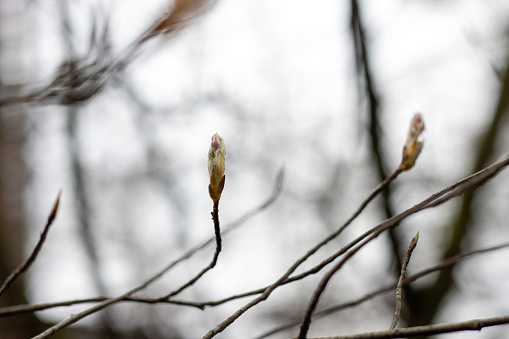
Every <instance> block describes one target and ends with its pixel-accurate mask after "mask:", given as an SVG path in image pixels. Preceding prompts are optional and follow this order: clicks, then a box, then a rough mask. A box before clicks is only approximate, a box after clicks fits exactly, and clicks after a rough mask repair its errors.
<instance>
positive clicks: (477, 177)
mask: <svg viewBox="0 0 509 339" xmlns="http://www.w3.org/2000/svg"><path fill="white" fill-rule="evenodd" d="M507 165H509V157H507V158H505V159H504V160H502V161H500V162H498V163H496V164H493V165H491V166H488V167H486V168H485V169H483V170H481V171H479V172H476V173H474V174H472V175H470V176H468V177H466V178H465V179H463V180H460V181H458V182H456V183H455V184H453V185H451V186H449V187H447V188H445V189H443V190H441V191H440V192H437V193H435V194H432V195H431V196H429V197H428V198H426V199H424V200H422V201H421V202H420V203H418V204H416V205H414V206H413V207H411V208H409V209H407V210H406V211H404V212H402V213H400V214H397V215H395V216H394V217H392V218H390V219H387V220H385V221H384V222H382V223H381V224H379V225H378V226H375V227H373V228H372V229H370V230H368V231H366V232H365V233H364V234H362V235H360V236H359V237H357V238H356V239H355V240H353V241H351V242H350V243H349V244H347V245H346V246H344V247H343V248H342V249H340V250H339V251H338V252H336V253H335V254H334V256H336V257H339V256H341V255H343V254H345V253H346V255H345V256H344V258H343V259H342V260H341V261H340V262H338V263H337V264H336V265H335V266H334V267H333V268H332V269H330V270H329V271H328V272H327V273H326V274H325V276H324V277H323V278H322V280H321V281H320V283H319V284H318V286H317V288H316V289H315V292H314V293H313V296H312V297H311V300H310V301H309V304H308V307H307V308H306V312H305V314H304V319H303V321H302V324H301V330H300V333H299V339H302V338H305V337H306V335H307V332H308V330H309V325H310V323H311V318H312V316H313V312H314V310H315V308H316V306H317V305H318V300H319V299H320V296H321V295H322V293H323V292H324V290H325V287H326V286H327V284H328V282H329V280H330V279H331V278H332V276H333V275H334V274H335V273H336V272H337V271H338V270H339V269H340V268H341V267H342V266H343V265H344V264H345V262H346V261H348V260H349V259H350V258H351V257H352V256H353V255H354V254H355V253H356V252H357V251H359V250H360V249H361V248H362V247H364V246H365V245H366V244H368V243H369V242H370V241H372V240H373V239H375V238H377V237H378V236H379V235H380V234H381V233H383V232H384V231H386V230H389V229H391V228H394V227H396V226H398V224H399V222H401V221H402V220H403V219H405V218H407V217H408V216H410V215H412V214H414V213H417V212H419V211H421V210H423V209H425V208H426V206H427V205H429V204H431V203H433V202H434V201H435V200H437V199H440V198H441V197H443V196H444V195H446V194H448V193H449V192H452V191H454V190H455V189H457V188H458V187H460V186H462V185H465V184H466V183H467V182H470V183H471V185H472V186H474V185H478V184H479V183H480V182H483V181H486V180H488V179H490V178H492V177H494V176H495V175H496V173H498V172H499V171H501V170H502V169H503V168H505V167H506V166H507ZM356 245H357V246H356ZM354 246H355V247H354ZM348 251H349V252H348Z"/></svg>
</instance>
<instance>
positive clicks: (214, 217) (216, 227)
mask: <svg viewBox="0 0 509 339" xmlns="http://www.w3.org/2000/svg"><path fill="white" fill-rule="evenodd" d="M212 220H213V221H214V232H215V235H216V250H215V252H214V256H213V257H212V261H211V262H210V264H209V265H208V266H207V267H205V268H204V269H202V270H201V271H200V273H198V274H197V275H196V276H194V278H192V279H191V280H189V281H188V282H186V283H185V284H184V285H182V286H181V287H179V288H178V289H176V290H175V291H173V292H170V293H168V294H167V295H165V296H164V297H161V298H159V299H160V300H167V299H169V298H171V297H173V296H175V295H177V294H179V293H180V292H182V291H183V290H185V289H187V288H188V287H190V286H192V285H193V284H194V283H195V282H197V281H198V279H200V278H201V277H202V276H203V275H204V274H205V273H207V272H208V271H210V270H211V269H213V268H214V267H215V266H216V264H217V258H218V257H219V252H221V230H220V228H219V201H214V208H213V210H212Z"/></svg>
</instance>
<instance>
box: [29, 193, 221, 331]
mask: <svg viewBox="0 0 509 339" xmlns="http://www.w3.org/2000/svg"><path fill="white" fill-rule="evenodd" d="M212 219H213V221H214V232H215V237H216V250H215V252H214V257H213V259H212V261H211V263H210V264H209V265H208V266H207V267H206V268H204V269H203V270H202V271H201V272H200V273H199V274H198V275H196V276H195V277H194V278H193V279H191V280H189V281H188V282H187V283H186V284H184V285H183V286H181V287H180V288H179V289H177V290H175V291H173V292H172V293H170V294H169V295H168V296H167V297H165V298H164V299H167V298H169V297H170V296H174V295H176V294H178V293H180V292H181V291H183V290H184V289H186V288H188V287H189V286H191V285H193V284H194V283H195V282H196V281H197V280H198V279H199V278H200V277H202V276H203V275H204V274H205V273H206V272H207V271H209V270H210V269H212V268H213V267H214V266H215V265H216V262H217V258H218V256H219V252H221V231H220V228H219V202H214V207H213V210H212ZM149 280H151V279H149ZM147 285H148V281H147V282H145V283H144V284H142V285H140V286H138V287H136V288H134V289H132V290H131V291H129V292H126V293H124V294H123V295H121V296H119V297H116V298H111V299H106V300H104V301H103V302H101V303H99V304H97V305H95V306H92V307H90V308H88V309H86V310H84V311H82V312H80V313H76V314H71V316H69V317H68V318H67V319H65V320H63V321H61V322H59V323H58V324H56V325H54V326H52V327H50V328H48V329H47V330H46V331H44V332H43V333H41V334H39V335H37V336H35V337H34V339H44V338H49V337H50V336H52V335H53V334H55V333H56V332H58V331H60V330H62V329H63V328H65V327H67V326H69V325H72V324H74V323H75V322H77V321H79V320H81V319H83V318H85V317H87V316H88V315H90V314H93V313H95V312H97V311H99V310H102V309H103V308H105V307H107V306H109V305H111V304H114V303H117V302H119V301H123V300H125V299H126V298H128V297H130V296H132V295H133V294H134V293H136V292H138V291H139V290H141V289H143V288H145V287H146V286H147Z"/></svg>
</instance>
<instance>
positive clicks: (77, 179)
mask: <svg viewBox="0 0 509 339" xmlns="http://www.w3.org/2000/svg"><path fill="white" fill-rule="evenodd" d="M59 7H60V19H61V30H62V40H63V42H64V45H65V52H66V54H67V58H68V59H69V60H75V50H74V46H73V44H72V39H73V35H74V34H73V30H72V26H71V15H70V11H69V4H68V2H67V1H66V0H60V1H59ZM92 31H93V32H95V31H96V29H95V25H94V29H92ZM94 37H95V33H93V34H92V35H91V41H92V42H91V45H92V46H93V41H94V40H93V38H94ZM103 37H104V41H103V42H104V45H105V46H107V30H106V29H105V32H104V34H103ZM105 50H106V49H104V51H105ZM74 67H76V65H75V64H74V63H70V64H69V74H71V77H70V78H69V83H68V84H67V86H68V87H67V88H68V89H69V92H72V91H73V90H74V89H75V88H76V86H79V82H78V81H77V80H78V79H77V78H76V77H77V76H78V75H79V73H76V72H75V69H74ZM65 110H66V113H67V114H66V116H65V117H66V119H67V129H66V132H67V137H68V138H69V143H68V147H69V154H70V165H71V166H70V167H71V176H72V183H73V192H74V194H75V196H76V214H77V218H78V224H79V235H80V240H81V242H82V244H83V246H84V249H85V253H86V256H87V259H88V263H89V264H90V266H89V268H90V273H91V276H92V281H93V283H94V285H95V287H96V288H97V290H98V292H99V295H107V294H108V291H107V288H106V283H105V282H104V278H103V276H102V275H101V270H100V262H99V258H98V254H97V249H96V245H95V244H96V243H95V241H94V237H93V234H92V226H91V222H90V218H91V217H90V214H91V210H90V203H89V200H88V197H87V194H86V190H85V187H86V180H85V173H84V170H83V166H82V165H81V150H80V143H79V142H80V138H79V135H78V128H79V116H80V114H79V113H80V110H79V108H78V107H77V105H69V106H67V107H66V108H65ZM101 318H102V323H103V326H104V327H105V330H106V331H107V332H109V333H111V334H112V335H113V334H114V330H113V324H114V321H113V319H112V314H111V312H105V313H103V314H102V315H101Z"/></svg>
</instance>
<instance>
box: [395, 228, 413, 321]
mask: <svg viewBox="0 0 509 339" xmlns="http://www.w3.org/2000/svg"><path fill="white" fill-rule="evenodd" d="M418 240H419V232H417V235H416V236H415V237H413V238H412V241H410V246H408V250H407V252H406V255H405V260H404V261H403V265H402V266H401V274H400V275H399V280H398V286H397V287H396V310H395V311H394V317H393V319H392V324H391V327H390V328H389V329H390V330H393V329H395V328H396V325H398V322H399V316H400V314H401V295H402V293H403V283H404V282H405V276H406V268H407V266H408V263H409V262H410V257H411V256H412V252H413V251H414V249H415V246H417V241H418Z"/></svg>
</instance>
